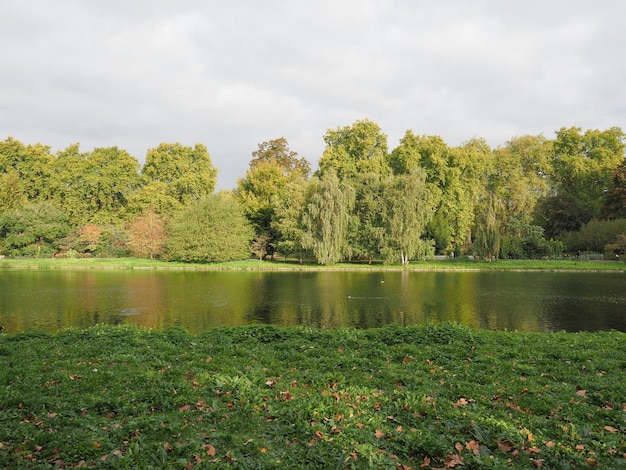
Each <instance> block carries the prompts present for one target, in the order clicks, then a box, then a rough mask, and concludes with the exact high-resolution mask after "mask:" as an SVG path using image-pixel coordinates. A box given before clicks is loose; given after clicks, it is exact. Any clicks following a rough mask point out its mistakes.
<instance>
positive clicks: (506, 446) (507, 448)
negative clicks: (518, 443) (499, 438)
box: [498, 441, 513, 454]
mask: <svg viewBox="0 0 626 470" xmlns="http://www.w3.org/2000/svg"><path fill="white" fill-rule="evenodd" d="M498 450H499V451H500V452H502V453H505V454H506V453H507V452H511V451H512V450H513V444H511V443H510V442H508V441H504V442H498Z"/></svg>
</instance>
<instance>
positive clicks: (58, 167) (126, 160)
mask: <svg viewBox="0 0 626 470" xmlns="http://www.w3.org/2000/svg"><path fill="white" fill-rule="evenodd" d="M52 171H53V174H52V176H51V194H52V199H53V201H55V202H56V203H57V204H58V205H59V206H61V207H63V208H64V209H65V210H66V212H67V214H68V216H69V217H70V221H71V222H72V224H74V225H84V224H86V223H95V224H96V225H110V224H117V223H120V222H122V221H124V220H125V219H126V217H127V212H126V209H127V204H128V201H129V199H130V197H131V195H132V194H133V193H134V192H135V191H136V190H137V188H138V187H139V183H140V180H139V162H138V161H137V160H136V159H135V158H134V157H132V156H131V155H130V154H129V153H128V152H126V151H125V150H121V149H119V148H117V147H106V148H95V149H94V150H93V151H92V152H86V153H81V152H80V149H79V145H78V144H74V145H71V146H69V147H68V148H67V149H65V150H64V151H62V152H59V154H58V155H57V158H56V160H55V161H54V162H53V164H52Z"/></svg>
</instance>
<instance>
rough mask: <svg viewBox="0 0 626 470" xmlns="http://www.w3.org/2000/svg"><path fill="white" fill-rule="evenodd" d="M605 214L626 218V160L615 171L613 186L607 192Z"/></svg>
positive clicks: (612, 217) (611, 216)
mask: <svg viewBox="0 0 626 470" xmlns="http://www.w3.org/2000/svg"><path fill="white" fill-rule="evenodd" d="M604 216H605V217H606V218H607V219H619V218H622V219H624V218H626V160H624V161H623V162H622V163H621V164H620V165H619V166H618V167H617V168H616V169H615V170H614V171H613V188H612V190H611V191H609V192H607V194H606V199H605V207H604Z"/></svg>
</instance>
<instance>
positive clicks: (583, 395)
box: [576, 390, 587, 397]
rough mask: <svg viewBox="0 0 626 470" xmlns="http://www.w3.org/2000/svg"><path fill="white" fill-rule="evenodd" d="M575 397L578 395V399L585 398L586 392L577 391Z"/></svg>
mask: <svg viewBox="0 0 626 470" xmlns="http://www.w3.org/2000/svg"><path fill="white" fill-rule="evenodd" d="M576 395H578V396H579V397H586V396H587V390H577V391H576Z"/></svg>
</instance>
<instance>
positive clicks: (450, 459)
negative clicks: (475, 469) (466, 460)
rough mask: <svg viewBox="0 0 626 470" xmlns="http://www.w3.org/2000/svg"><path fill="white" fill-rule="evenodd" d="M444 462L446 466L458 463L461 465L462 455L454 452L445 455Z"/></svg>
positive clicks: (452, 466)
mask: <svg viewBox="0 0 626 470" xmlns="http://www.w3.org/2000/svg"><path fill="white" fill-rule="evenodd" d="M444 464H445V466H446V468H455V467H457V466H459V465H463V457H461V456H460V455H456V454H452V455H448V456H446V460H445V462H444Z"/></svg>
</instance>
